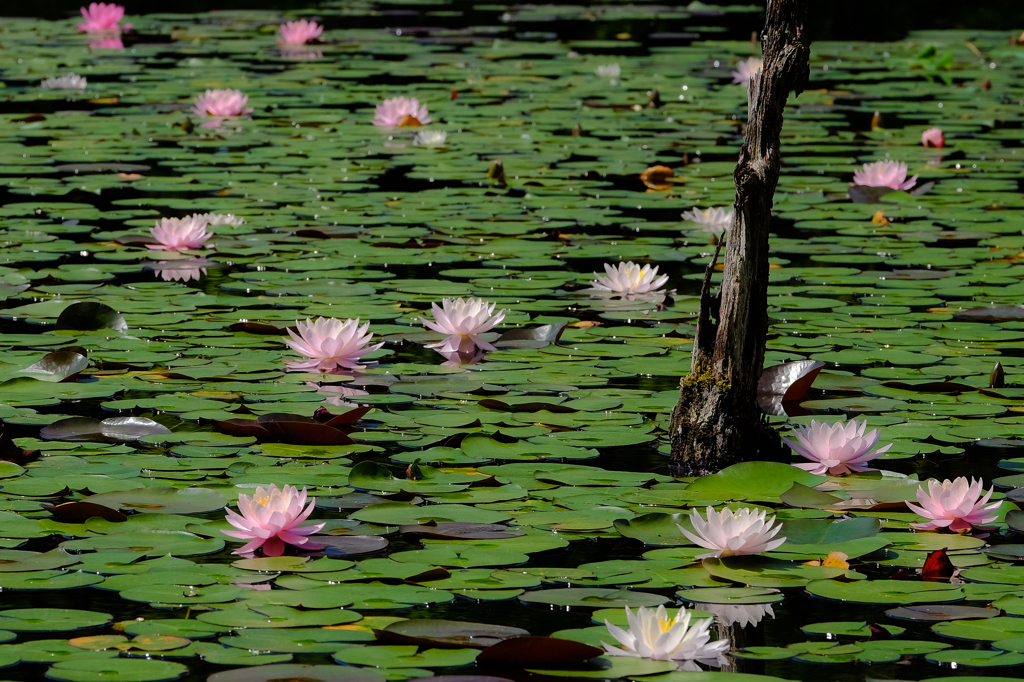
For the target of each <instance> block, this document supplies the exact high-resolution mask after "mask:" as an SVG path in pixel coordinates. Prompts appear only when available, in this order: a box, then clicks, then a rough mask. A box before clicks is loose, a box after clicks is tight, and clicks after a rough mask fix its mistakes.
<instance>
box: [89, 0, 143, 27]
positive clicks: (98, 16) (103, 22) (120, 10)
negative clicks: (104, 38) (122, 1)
mask: <svg viewBox="0 0 1024 682" xmlns="http://www.w3.org/2000/svg"><path fill="white" fill-rule="evenodd" d="M79 11H80V12H81V13H82V16H83V17H85V21H83V22H82V23H81V24H79V25H78V30H79V31H109V30H111V29H113V30H122V29H123V30H125V31H127V30H128V29H130V28H131V27H132V25H131V24H125V25H124V26H119V25H118V22H119V21H121V17H123V16H124V7H122V6H121V5H115V4H114V3H109V4H108V3H106V2H93V3H90V4H89V6H88V7H82V8H81V9H80V10H79Z"/></svg>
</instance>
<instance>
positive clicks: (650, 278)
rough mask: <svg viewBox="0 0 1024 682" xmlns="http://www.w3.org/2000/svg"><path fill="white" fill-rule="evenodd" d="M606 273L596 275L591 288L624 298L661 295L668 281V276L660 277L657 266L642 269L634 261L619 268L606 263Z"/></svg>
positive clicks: (620, 265)
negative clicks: (661, 290) (639, 295)
mask: <svg viewBox="0 0 1024 682" xmlns="http://www.w3.org/2000/svg"><path fill="white" fill-rule="evenodd" d="M604 271H605V273H606V274H604V275H599V274H597V273H596V272H595V273H594V277H596V278H597V279H593V280H591V281H590V286H592V287H594V288H595V289H597V290H599V291H610V292H612V293H615V294H622V295H624V296H628V295H635V294H657V293H661V292H660V291H659V290H660V288H661V287H662V286H663V285H664V284H665V282H667V281H668V275H662V276H661V277H658V266H657V265H655V266H654V267H651V266H650V265H645V266H643V267H640V266H639V265H637V264H636V263H634V262H632V261H630V262H628V263H619V264H618V265H617V266H613V265H610V264H609V263H605V264H604Z"/></svg>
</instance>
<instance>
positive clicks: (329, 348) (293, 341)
mask: <svg viewBox="0 0 1024 682" xmlns="http://www.w3.org/2000/svg"><path fill="white" fill-rule="evenodd" d="M295 326H296V327H297V328H298V330H299V333H298V334H296V333H295V332H293V331H292V330H291V329H289V330H288V335H289V336H290V337H291V338H288V339H284V342H285V344H286V345H287V346H288V347H289V348H291V349H292V350H294V351H296V352H297V353H301V354H302V355H305V356H306V357H307V358H309V359H308V360H286V361H285V364H286V365H288V369H289V370H291V371H301V372H309V371H313V370H318V371H321V372H333V371H335V370H337V369H339V368H341V369H362V368H363V365H361V364H359V363H360V358H362V356H364V355H369V354H370V353H372V352H374V351H375V350H377V349H378V348H380V347H381V346H383V345H384V343H383V342H382V343H378V344H376V345H373V346H370V345H367V344H369V342H370V339H372V338H373V334H372V333H370V332H369V331H368V330H369V328H370V323H369V322H367V323H366V324H364V325H363V326H362V327H360V326H359V319H358V318H356V319H354V320H345V321H344V322H342V321H341V320H339V319H337V318H334V317H320V318H317V320H316V321H315V322H313V321H310V320H309V319H307V320H306V323H305V324H303V323H302V322H296V323H295Z"/></svg>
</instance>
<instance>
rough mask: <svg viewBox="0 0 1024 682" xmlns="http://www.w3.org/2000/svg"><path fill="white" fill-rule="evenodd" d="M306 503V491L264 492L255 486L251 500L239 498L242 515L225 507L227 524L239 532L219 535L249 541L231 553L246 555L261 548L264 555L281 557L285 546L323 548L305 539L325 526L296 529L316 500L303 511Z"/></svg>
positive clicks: (272, 488) (288, 488) (291, 488)
mask: <svg viewBox="0 0 1024 682" xmlns="http://www.w3.org/2000/svg"><path fill="white" fill-rule="evenodd" d="M305 504H306V489H305V488H303V489H302V491H301V492H300V491H299V490H297V489H296V488H295V486H291V485H286V486H285V487H284V489H283V490H282V489H280V488H278V487H277V486H276V485H273V484H271V485H270V487H269V488H267V489H266V490H264V489H263V488H262V487H258V488H256V493H255V494H254V495H253V496H252V497H249V496H248V495H244V494H243V495H239V496H238V511H240V512H241V514H237V513H235V512H234V511H232V510H231V509H228V508H227V507H225V508H224V509H225V511H227V522H228V523H230V524H231V525H232V526H234V527H235V528H237V529H238V530H223V531H221V532H222V533H224V534H225V535H227V536H230V537H233V538H238V539H239V540H249V542H248V543H247V544H245V545H243V546H242V547H240V548H239V549H236V550H235V551H234V552H233V554H247V553H249V552H255V551H256V550H257V549H259V548H260V547H262V548H263V553H264V554H265V555H266V556H281V555H282V554H284V548H285V545H286V544H287V545H294V546H296V547H301V548H302V549H322V545H317V544H315V543H312V542H310V541H309V538H308V537H306V536H307V535H309V534H311V533H315V532H317V531H318V530H320V529H321V528H323V527H324V524H323V523H317V524H313V525H311V526H299V524H300V523H302V522H303V521H305V520H306V519H307V518H309V515H310V514H311V513H312V512H313V508H314V506H315V504H316V499H315V498H311V499H310V500H309V506H308V507H306V508H305V509H303V506H305Z"/></svg>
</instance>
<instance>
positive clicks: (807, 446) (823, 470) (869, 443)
mask: <svg viewBox="0 0 1024 682" xmlns="http://www.w3.org/2000/svg"><path fill="white" fill-rule="evenodd" d="M867 427H868V422H867V420H866V419H865V420H864V421H860V422H859V421H857V420H856V419H853V420H850V421H849V422H836V423H835V424H829V423H827V422H817V421H815V420H813V419H812V420H811V424H810V426H798V427H796V428H795V429H793V435H794V436H796V440H797V442H795V443H794V442H793V441H791V440H789V439H788V438H783V439H782V440H783V441H785V443H786V445H788V446H789V447H791V448H793V451H794V452H796V454H798V455H800V456H801V457H804V458H805V459H809V460H811V463H810V464H794V465H793V466H795V467H799V468H801V469H806V470H807V471H809V472H811V473H812V474H817V475H819V476H823V475H826V474H831V475H833V476H839V475H841V474H848V473H850V472H853V471H865V470H866V469H867V467H865V466H860V465H862V464H864V463H866V462H870V461H871V460H873V459H874V458H876V457H878V456H879V455H881V454H882V453H883V452H885V451H886V450H888V449H889V448H891V447H892V443H890V444H888V445H886V446H885V447H881V448H878V449H877V450H872V449H871V448H873V447H875V444H876V443H878V437H879V435H880V434H879V432H878V429H871V430H870V431H868V432H867V433H865V432H864V431H865V429H867Z"/></svg>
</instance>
